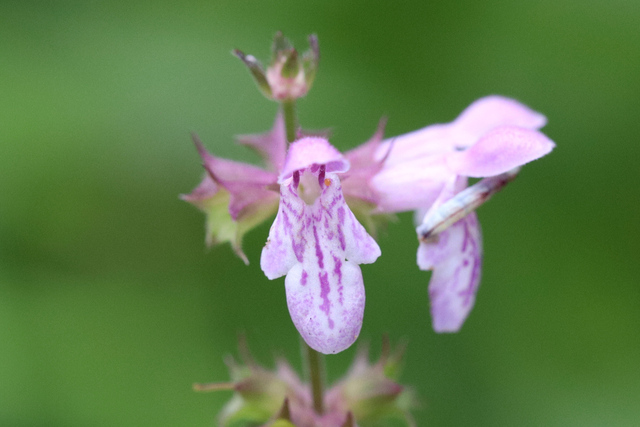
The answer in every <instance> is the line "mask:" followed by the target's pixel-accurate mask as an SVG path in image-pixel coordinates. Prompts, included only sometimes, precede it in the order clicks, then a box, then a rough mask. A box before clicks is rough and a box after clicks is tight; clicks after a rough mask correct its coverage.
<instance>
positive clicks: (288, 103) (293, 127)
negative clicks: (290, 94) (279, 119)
mask: <svg viewBox="0 0 640 427" xmlns="http://www.w3.org/2000/svg"><path fill="white" fill-rule="evenodd" d="M282 114H283V115H284V127H285V129H286V131H287V142H288V143H289V144H291V143H292V142H293V141H295V140H296V133H297V132H296V131H297V128H298V118H297V116H296V101H295V99H287V100H285V101H282Z"/></svg>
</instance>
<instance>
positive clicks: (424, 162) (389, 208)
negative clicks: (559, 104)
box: [371, 96, 555, 332]
mask: <svg viewBox="0 0 640 427" xmlns="http://www.w3.org/2000/svg"><path fill="white" fill-rule="evenodd" d="M545 123H546V118H545V117H544V116H543V115H541V114H539V113H536V112H534V111H532V110H530V109H529V108H527V107H525V106H524V105H522V104H520V103H518V102H516V101H514V100H511V99H508V98H503V97H499V96H489V97H486V98H482V99H479V100H478V101H476V102H474V103H473V104H471V105H470V106H469V107H468V108H467V109H466V110H464V111H463V112H462V114H460V116H459V117H458V118H457V119H456V120H454V121H453V122H451V123H448V124H442V125H432V126H429V127H426V128H424V129H421V130H418V131H415V132H412V133H409V134H406V135H402V136H399V137H396V138H392V139H390V140H387V141H384V142H383V143H382V144H381V147H380V148H379V152H378V156H379V157H381V156H383V155H384V156H386V157H387V158H386V161H385V162H384V167H383V168H382V170H381V171H380V172H379V173H377V174H376V175H375V176H374V177H373V179H372V181H371V185H372V187H373V188H374V189H375V190H376V191H377V192H378V194H379V200H380V202H379V210H380V211H382V212H399V211H406V210H415V211H416V213H417V217H419V218H422V222H423V225H421V226H420V227H418V232H419V235H420V236H421V243H420V247H419V249H418V266H419V267H420V268H421V269H422V270H433V274H432V277H431V282H430V284H429V296H430V299H431V315H432V321H433V327H434V329H435V330H436V331H437V332H455V331H458V330H459V329H460V327H461V326H462V324H463V322H464V320H465V319H466V317H467V315H468V314H469V312H470V311H471V308H472V307H473V304H474V302H475V294H476V292H477V289H478V285H479V283H480V272H481V263H482V240H481V233H480V225H479V223H478V220H477V217H476V214H475V213H473V212H471V211H472V210H473V209H474V208H475V207H477V206H478V205H479V204H480V203H482V202H483V201H484V200H486V198H487V197H488V196H489V195H490V194H492V192H495V191H497V190H498V189H499V187H501V186H502V185H504V184H506V182H508V181H509V180H510V179H512V178H513V176H501V174H505V173H506V174H508V172H509V171H511V170H513V169H514V168H518V167H520V166H522V165H523V164H525V163H528V162H530V161H532V160H535V159H538V158H540V157H542V156H544V155H545V154H548V153H549V152H550V151H551V150H552V149H553V147H554V146H555V145H554V143H553V142H552V141H551V140H549V139H548V138H547V137H546V136H544V135H543V134H542V133H540V132H538V131H537V129H539V128H541V127H542V126H544V125H545ZM387 146H391V151H390V152H389V153H388V154H387V152H388V150H389V148H388V147H387ZM494 176H497V178H494V179H493V180H491V178H489V179H490V181H481V182H480V183H478V184H477V186H474V187H472V188H470V189H469V190H470V191H469V195H468V196H467V197H461V198H457V199H453V200H452V202H451V203H449V204H448V205H447V204H446V203H447V201H448V200H451V199H452V198H454V196H456V194H458V193H459V192H461V191H462V190H464V189H465V188H466V186H467V177H476V178H482V177H494ZM482 191H484V193H482ZM483 194H484V196H483ZM473 200H475V202H472V201H473ZM425 214H426V215H425ZM465 215H466V216H465ZM452 218H455V219H457V221H451V219H452ZM438 223H441V224H447V225H450V226H448V228H445V229H442V230H436V231H437V233H433V231H434V230H433V225H432V224H438ZM425 225H428V226H427V227H425Z"/></svg>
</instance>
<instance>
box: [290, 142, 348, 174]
mask: <svg viewBox="0 0 640 427" xmlns="http://www.w3.org/2000/svg"><path fill="white" fill-rule="evenodd" d="M313 165H325V166H326V172H338V173H339V172H346V171H348V170H349V161H348V160H347V159H345V158H344V156H343V155H342V154H341V153H340V152H339V151H338V150H336V149H335V148H334V147H333V146H332V145H331V144H329V141H327V140H326V139H324V138H321V137H305V138H302V139H299V140H297V141H295V142H294V143H292V144H291V145H290V146H289V152H288V153H287V159H286V160H285V164H284V167H283V169H282V171H281V172H280V178H279V179H278V182H279V183H282V182H283V181H284V180H286V179H287V178H290V177H291V175H292V174H293V172H295V171H298V170H302V169H306V168H309V167H311V166H313Z"/></svg>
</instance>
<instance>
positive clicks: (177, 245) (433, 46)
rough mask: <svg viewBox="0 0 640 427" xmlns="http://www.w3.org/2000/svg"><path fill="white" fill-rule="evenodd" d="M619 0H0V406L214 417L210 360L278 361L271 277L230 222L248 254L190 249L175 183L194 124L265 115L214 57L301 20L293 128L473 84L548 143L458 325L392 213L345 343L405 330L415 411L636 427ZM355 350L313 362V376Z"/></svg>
mask: <svg viewBox="0 0 640 427" xmlns="http://www.w3.org/2000/svg"><path fill="white" fill-rule="evenodd" d="M639 23H640V2H638V1H637V0H632V1H621V0H609V1H603V0H600V1H598V0H594V1H582V2H576V1H569V0H554V1H551V0H538V1H536V0H534V1H528V2H515V1H512V2H509V1H497V0H496V1H482V2H474V1H461V2H448V1H438V2H433V1H413V2H393V3H392V2H374V1H352V2H348V1H339V0H331V1H323V2H319V1H307V2H302V1H293V0H290V1H246V2H242V1H217V0H216V1H200V2H197V1H185V2H168V1H167V2H155V3H151V2H149V3H144V4H143V2H140V3H138V2H132V1H127V2H103V1H78V2H37V1H34V2H27V1H24V2H22V1H20V2H18V1H6V0H5V1H2V3H0V343H1V344H0V425H1V426H54V427H55V426H210V425H212V424H213V423H214V419H215V414H216V413H217V411H219V409H220V408H221V406H222V405H223V403H224V402H225V401H226V400H228V399H229V397H230V394H229V393H227V392H220V393H218V394H196V393H194V392H192V391H191V384H192V383H193V382H194V381H213V380H226V379H228V376H227V372H226V368H225V366H224V364H223V361H222V358H223V356H224V355H225V354H228V353H235V352H236V335H237V333H238V332H241V331H244V332H245V333H246V335H247V337H248V339H249V342H250V345H251V347H252V349H253V351H254V353H256V355H257V358H258V359H259V360H260V361H261V362H264V363H265V364H271V363H272V361H273V355H274V354H283V355H286V356H287V357H289V358H290V359H291V360H292V361H293V363H294V365H295V366H299V365H300V356H299V345H298V337H297V333H296V331H295V329H294V327H293V325H292V323H291V320H290V319H289V316H288V313H287V308H286V302H285V297H284V286H283V279H278V280H275V281H273V282H270V281H268V280H267V279H266V278H265V277H264V275H263V274H262V272H261V271H260V269H259V262H258V261H259V255H260V251H261V248H262V245H263V244H264V242H265V239H266V235H267V232H268V227H269V225H270V224H265V225H263V226H262V227H259V228H258V229H256V230H255V231H253V232H251V233H250V234H249V235H248V236H247V238H246V240H245V245H244V246H245V250H246V253H247V255H248V257H249V259H250V260H251V265H250V266H249V267H245V266H244V264H243V263H242V262H241V261H240V260H239V259H237V258H236V257H235V256H234V255H233V254H232V251H231V250H230V249H229V248H228V246H221V247H216V248H214V249H212V250H206V249H205V247H204V244H203V241H204V233H203V219H204V218H203V216H202V215H201V214H200V213H199V212H198V211H197V210H196V209H195V208H193V207H192V206H190V205H188V204H186V203H184V202H181V201H179V200H178V194H180V193H185V192H189V191H190V190H191V189H192V188H193V187H194V186H195V185H196V184H197V183H198V182H199V179H200V178H201V175H202V169H201V167H200V160H199V158H198V156H197V153H196V151H195V149H194V147H193V145H192V143H191V141H190V138H189V132H190V131H196V132H197V133H198V134H199V135H200V137H201V138H202V140H203V141H204V142H205V144H206V145H207V147H208V148H209V149H210V150H211V151H213V152H215V153H216V154H218V155H221V156H226V157H230V158H233V159H238V160H245V161H257V157H255V156H254V155H253V154H252V153H249V152H248V151H246V150H245V149H244V148H242V147H239V146H236V145H234V143H233V138H232V136H233V135H235V134H242V133H253V132H261V131H265V130H267V129H269V127H270V126H271V123H272V121H273V118H274V116H275V112H276V105H275V104H274V103H271V102H269V101H267V100H265V99H264V98H263V97H262V96H261V95H260V93H259V92H258V90H257V89H256V88H255V86H254V84H253V83H252V81H251V79H250V77H249V74H248V72H247V71H246V70H245V69H244V67H243V65H242V64H241V63H240V61H238V60H237V59H236V58H234V57H232V56H231V55H230V51H231V49H232V48H241V49H243V50H244V51H245V52H249V53H253V54H255V55H256V56H258V57H259V58H263V59H266V58H268V57H269V47H270V43H271V38H272V36H273V34H274V33H275V31H276V30H282V31H283V32H284V33H285V35H287V36H288V37H290V38H291V39H292V40H293V41H294V42H295V43H296V45H297V46H298V47H301V48H303V49H304V48H306V35H307V34H309V33H312V32H315V33H317V34H318V36H319V39H320V47H321V52H322V60H321V67H320V72H319V74H318V78H317V80H316V84H315V86H314V87H313V90H312V91H311V92H310V94H309V96H308V97H307V98H306V99H304V100H302V101H301V102H300V103H299V115H300V120H301V122H302V124H303V125H304V126H305V127H307V128H311V129H313V128H316V129H318V128H327V127H331V128H332V129H333V138H332V142H333V143H334V144H335V145H336V146H337V147H339V148H340V149H348V148H351V147H354V146H356V145H357V144H359V143H361V142H363V141H365V140H366V139H367V138H368V137H369V136H370V135H371V134H372V132H373V131H374V128H375V126H376V124H377V122H378V120H379V118H380V117H381V116H383V115H386V116H387V117H388V118H389V122H388V127H387V135H388V136H392V135H398V134H402V133H405V132H408V131H411V130H414V129H418V128H421V127H423V126H425V125H427V124H430V123H435V122H446V121H450V120H452V119H453V118H455V117H456V116H457V114H458V113H459V112H460V111H462V109H463V108H465V107H466V106H467V105H468V104H470V103H471V102H472V101H473V100H475V99H477V98H479V97H481V96H484V95H488V94H493V93H496V94H502V95H506V96H510V97H514V98H516V99H519V100H521V101H523V102H525V103H526V104H528V105H529V106H531V107H532V108H534V109H536V110H538V111H541V112H543V113H545V114H546V115H547V117H548V118H549V125H548V126H547V127H546V128H545V132H546V134H547V135H549V136H550V137H551V138H552V139H553V140H554V141H556V142H557V145H558V146H557V148H556V150H555V151H554V152H553V153H552V155H550V156H548V157H546V158H544V159H542V160H540V161H537V162H535V163H534V164H532V165H530V166H528V167H526V168H525V169H524V170H523V172H522V173H521V176H520V177H519V178H518V179H517V180H516V182H515V183H513V184H511V185H510V186H509V187H507V189H506V190H505V191H504V192H503V193H502V194H500V195H498V196H496V197H495V198H494V199H493V200H492V201H491V203H489V204H488V205H487V206H485V207H483V208H481V209H480V211H479V216H480V220H481V222H482V225H483V231H484V246H485V264H484V276H483V280H482V286H481V288H480V292H479V295H478V299H477V304H476V308H475V309H474V310H473V312H472V314H471V316H470V317H469V319H468V321H467V323H466V324H465V326H464V328H463V330H462V331H461V332H460V333H458V334H454V335H436V334H435V333H434V332H433V331H432V329H431V326H430V319H429V315H428V298H427V291H426V288H427V283H428V273H425V272H420V271H419V270H418V268H417V267H416V265H415V251H416V240H415V234H414V230H413V226H412V223H411V216H410V214H405V215H401V216H400V221H399V222H397V223H393V224H391V225H390V227H389V228H388V233H387V234H384V235H382V236H381V237H380V239H379V242H380V246H381V247H382V251H383V256H382V257H381V258H380V259H379V260H378V262H377V263H375V264H374V265H370V266H364V267H363V273H364V276H365V283H366V287H367V309H366V313H365V323H364V327H363V329H362V334H361V338H360V341H369V342H370V343H371V344H372V348H373V349H375V351H374V354H376V353H378V348H379V345H378V344H379V343H380V340H381V336H382V334H383V333H388V334H389V335H390V337H391V339H392V341H397V340H399V339H401V338H405V339H407V340H408V341H409V348H408V352H407V356H406V367H405V371H404V374H403V380H404V382H405V383H408V384H411V385H413V386H414V388H415V389H416V391H417V393H418V395H419V396H420V399H421V401H422V408H421V409H419V410H417V411H416V412H415V413H414V414H415V417H416V419H417V420H418V424H419V425H420V426H463V425H475V426H496V425H518V426H539V425H545V426H588V425H593V426H602V425H616V426H632V425H634V426H635V425H638V424H637V423H638V420H640V332H639V331H640V287H639V286H638V285H639V283H638V282H639V280H638V279H639V278H640V267H639V264H640V260H639V254H640V243H639V242H640V221H639V219H640V200H639V199H640V191H639V190H638V187H637V185H638V169H637V163H638V160H640V148H639V146H640V144H639V142H638V138H639V135H640V118H639V116H640V114H639V113H640V30H639V28H640V24H639ZM353 350H354V349H350V350H348V351H346V352H344V353H342V354H340V355H337V356H333V357H329V358H328V360H327V365H328V370H329V376H330V378H336V377H337V376H338V375H339V374H341V373H342V372H343V370H344V369H345V368H346V366H347V365H348V364H349V362H350V360H351V358H352V356H353V353H354V351H353Z"/></svg>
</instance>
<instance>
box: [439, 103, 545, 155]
mask: <svg viewBox="0 0 640 427" xmlns="http://www.w3.org/2000/svg"><path fill="white" fill-rule="evenodd" d="M546 123H547V119H546V117H545V116H543V115H542V114H540V113H538V112H536V111H533V110H532V109H530V108H529V107H527V106H526V105H523V104H521V103H519V102H518V101H515V100H513V99H509V98H505V97H503V96H498V95H492V96H486V97H484V98H480V99H478V100H477V101H474V102H473V103H471V105H469V106H468V107H467V108H466V109H465V110H464V111H463V112H462V113H461V114H460V115H459V116H458V118H456V119H455V120H454V121H453V122H452V123H451V127H452V128H455V132H454V133H455V135H452V136H454V137H455V138H456V141H455V145H456V147H458V148H465V147H470V146H471V145H473V144H474V143H475V142H476V141H477V140H478V138H480V137H481V136H482V135H484V134H485V133H487V132H489V131H490V130H492V129H495V128H497V127H501V126H517V127H521V128H525V129H532V130H537V129H540V128H542V127H543V126H544V125H545V124H546Z"/></svg>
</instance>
